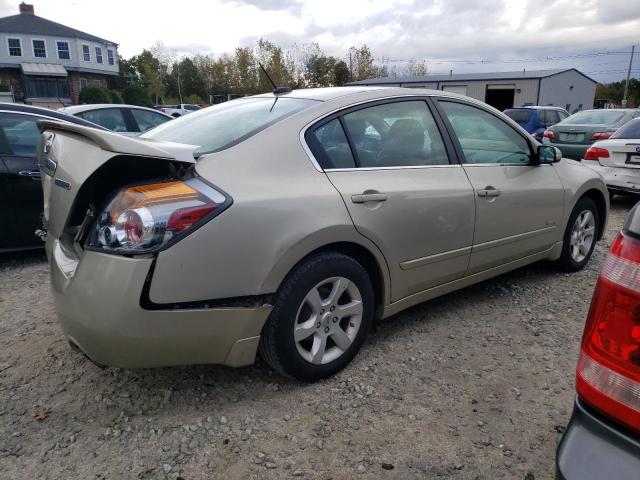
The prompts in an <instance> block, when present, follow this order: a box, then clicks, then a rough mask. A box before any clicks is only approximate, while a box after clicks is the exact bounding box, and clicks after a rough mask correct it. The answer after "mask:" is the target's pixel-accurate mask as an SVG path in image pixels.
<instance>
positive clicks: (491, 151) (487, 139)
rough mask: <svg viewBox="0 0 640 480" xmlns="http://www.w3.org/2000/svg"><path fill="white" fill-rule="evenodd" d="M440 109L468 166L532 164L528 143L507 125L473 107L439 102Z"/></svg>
mask: <svg viewBox="0 0 640 480" xmlns="http://www.w3.org/2000/svg"><path fill="white" fill-rule="evenodd" d="M440 106H441V107H442V109H443V110H444V112H445V115H446V116H447V118H448V119H449V122H450V123H451V126H452V127H453V131H454V132H455V134H456V136H457V137H458V140H459V141H460V145H461V146H462V151H463V153H464V162H465V163H508V164H522V165H526V164H528V163H529V161H530V157H531V150H530V148H529V143H528V142H527V140H526V139H525V138H524V137H523V136H522V135H520V134H518V133H517V132H516V131H515V130H514V129H513V128H511V127H510V126H509V125H508V124H507V123H505V122H503V121H502V120H500V119H499V118H497V117H495V116H494V115H491V114H490V113H488V112H485V111H484V110H481V109H479V108H476V107H472V106H470V105H463V104H461V103H453V102H447V101H440Z"/></svg>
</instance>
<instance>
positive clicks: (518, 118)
mask: <svg viewBox="0 0 640 480" xmlns="http://www.w3.org/2000/svg"><path fill="white" fill-rule="evenodd" d="M504 114H505V115H506V116H507V117H509V118H510V119H511V120H513V121H514V122H518V123H528V122H529V120H530V119H531V115H533V112H532V111H531V110H525V109H513V110H505V111H504Z"/></svg>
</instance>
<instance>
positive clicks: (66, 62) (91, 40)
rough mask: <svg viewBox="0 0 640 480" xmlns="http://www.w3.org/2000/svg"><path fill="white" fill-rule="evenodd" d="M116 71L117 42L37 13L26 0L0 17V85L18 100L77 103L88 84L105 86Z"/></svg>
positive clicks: (39, 102)
mask: <svg viewBox="0 0 640 480" xmlns="http://www.w3.org/2000/svg"><path fill="white" fill-rule="evenodd" d="M118 73H119V67H118V45H117V44H116V43H115V42H112V41H109V40H105V39H103V38H100V37H96V36H94V35H90V34H88V33H84V32H81V31H79V30H75V29H73V28H70V27H66V26H64V25H61V24H59V23H56V22H52V21H50V20H47V19H45V18H42V17H38V16H37V15H35V13H34V9H33V5H28V4H25V3H24V2H23V3H21V4H20V14H18V15H12V16H10V17H3V18H0V84H2V85H4V86H8V87H9V88H10V89H11V90H12V91H13V94H14V97H15V99H16V101H21V102H25V103H32V104H49V105H51V104H54V105H55V104H57V105H58V106H59V105H60V104H61V103H62V104H71V103H78V96H79V94H80V90H81V89H82V87H84V86H85V85H86V84H87V83H90V82H93V83H98V84H100V85H103V86H105V87H108V86H110V84H111V83H112V82H113V79H115V78H116V77H117V76H118Z"/></svg>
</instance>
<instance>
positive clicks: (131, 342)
mask: <svg viewBox="0 0 640 480" xmlns="http://www.w3.org/2000/svg"><path fill="white" fill-rule="evenodd" d="M40 130H41V132H42V134H41V138H40V147H39V166H40V169H41V172H42V184H43V190H44V199H45V200H44V201H45V205H44V217H45V221H46V226H47V243H46V249H47V253H48V257H49V261H50V264H51V283H52V290H53V297H54V300H55V307H56V312H57V315H58V319H59V321H60V324H61V326H62V329H63V331H64V333H65V335H66V337H67V338H68V340H69V342H70V343H71V344H72V345H73V346H75V347H77V348H79V349H80V350H81V351H82V352H84V353H85V354H86V355H87V356H88V357H89V358H90V359H92V360H93V361H94V362H96V363H98V364H102V365H112V366H118V367H125V368H126V367H130V368H133V367H156V366H169V365H183V364H207V363H218V364H224V365H229V366H242V365H248V364H251V363H252V362H254V360H255V357H256V354H257V353H258V352H259V353H260V354H261V356H262V357H263V358H264V359H265V360H266V361H267V362H268V363H269V364H270V365H271V366H273V368H274V369H275V370H277V371H279V372H281V373H282V374H285V375H289V376H291V377H294V378H297V379H300V380H304V381H314V380H318V379H320V378H323V377H327V376H329V375H332V374H334V373H335V372H337V371H339V370H340V369H342V368H343V367H344V366H345V365H347V364H348V363H349V362H350V361H351V360H352V359H353V358H354V356H355V355H356V354H357V352H358V350H359V349H360V348H361V347H362V345H363V342H364V341H365V338H366V336H367V333H368V332H369V329H370V327H371V325H372V322H373V321H374V320H376V319H380V318H385V317H389V316H391V315H393V314H395V313H397V312H400V311H401V310H404V309H406V308H408V307H410V306H412V305H415V304H417V303H420V302H423V301H425V300H429V299H431V298H434V297H437V296H439V295H443V294H445V293H448V292H451V291H453V290H457V289H460V288H463V287H465V286H468V285H471V284H474V283H476V282H480V281H482V280H485V279H488V278H490V277H494V276H496V275H499V274H502V273H504V272H507V271H510V270H513V269H515V268H518V267H521V266H523V265H526V264H530V263H532V262H537V261H539V260H548V261H553V262H555V263H556V264H557V266H559V267H560V268H562V269H564V270H565V271H568V272H573V271H577V270H580V269H581V268H583V267H584V266H585V264H586V263H587V262H588V261H589V258H590V256H591V253H592V252H593V249H594V246H595V244H596V241H597V240H598V239H599V238H600V237H601V235H602V233H603V230H604V227H605V223H606V220H607V212H608V207H609V197H608V194H607V189H606V186H605V184H604V183H603V181H602V179H601V178H600V176H599V175H598V174H597V173H595V172H594V171H593V170H591V169H589V168H587V167H585V166H583V165H581V164H580V163H579V162H575V161H572V160H566V159H561V154H560V151H559V150H558V149H556V148H554V147H553V146H545V145H541V144H539V143H538V142H536V141H535V140H534V139H533V137H531V136H529V135H528V134H526V132H524V131H523V130H522V129H521V128H520V127H518V125H517V124H516V123H515V122H513V121H512V120H511V119H509V118H508V117H507V116H505V115H504V114H502V113H500V112H498V111H497V110H495V109H493V108H491V107H489V106H487V105H485V104H484V103H481V102H478V101H475V100H472V99H470V98H468V97H463V96H459V95H455V94H451V93H446V92H442V91H432V90H419V89H411V90H408V89H403V88H373V87H362V88H361V87H342V88H327V89H309V90H296V91H289V90H287V89H277V90H275V93H273V94H264V95H257V96H253V97H246V98H242V99H237V100H233V101H230V102H227V103H224V104H220V105H217V106H214V107H210V108H207V109H203V110H200V111H197V112H194V113H192V114H189V115H186V116H184V117H181V118H178V119H176V120H173V121H171V122H167V123H165V124H162V125H160V126H158V127H156V128H154V129H152V130H150V131H148V132H146V133H144V134H143V135H142V136H141V137H138V138H128V137H124V136H121V135H118V134H115V133H111V132H105V131H99V130H96V129H92V128H89V127H84V126H81V125H73V124H63V123H59V122H56V121H53V120H51V121H44V122H41V123H40Z"/></svg>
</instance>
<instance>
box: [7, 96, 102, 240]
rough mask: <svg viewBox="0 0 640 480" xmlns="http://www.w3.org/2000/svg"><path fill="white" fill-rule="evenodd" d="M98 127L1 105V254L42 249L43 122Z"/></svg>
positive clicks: (18, 106)
mask: <svg viewBox="0 0 640 480" xmlns="http://www.w3.org/2000/svg"><path fill="white" fill-rule="evenodd" d="M45 118H46V119H50V120H58V121H64V122H71V123H75V124H78V125H84V126H86V127H97V128H101V127H98V126H97V125H93V124H91V123H89V122H87V121H84V120H82V119H80V118H75V117H70V116H69V115H64V114H61V113H58V112H56V111H53V110H49V109H46V108H38V107H31V106H28V105H21V104H15V103H0V222H1V224H2V225H3V227H2V228H0V252H6V251H14V250H26V249H30V248H42V247H44V243H43V242H42V240H41V239H40V238H38V237H37V236H36V234H35V231H36V230H37V229H39V228H41V227H42V221H41V214H42V187H41V185H40V171H39V170H38V164H37V161H36V144H37V142H38V138H39V132H38V127H37V126H36V121H38V120H40V119H45Z"/></svg>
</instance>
